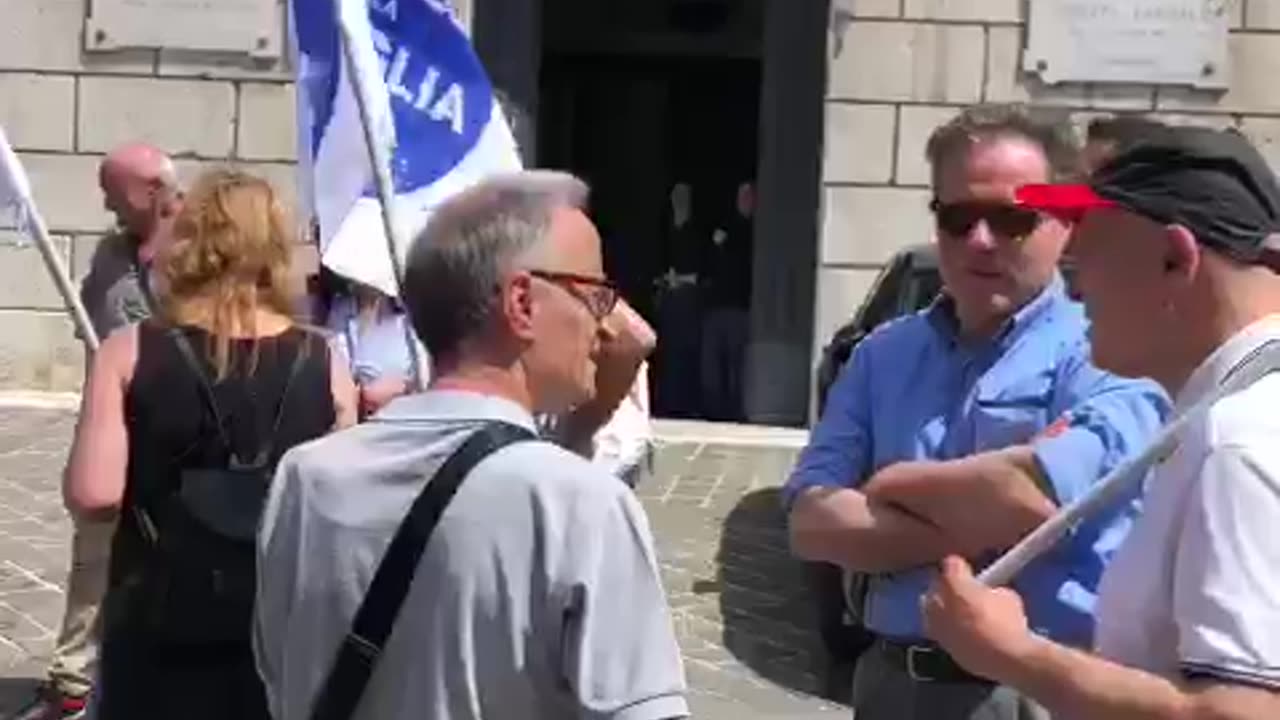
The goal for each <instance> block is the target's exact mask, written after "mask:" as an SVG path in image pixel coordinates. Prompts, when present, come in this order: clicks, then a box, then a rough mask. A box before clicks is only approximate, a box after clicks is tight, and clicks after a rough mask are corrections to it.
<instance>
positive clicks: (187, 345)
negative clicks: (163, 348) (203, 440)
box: [168, 326, 235, 455]
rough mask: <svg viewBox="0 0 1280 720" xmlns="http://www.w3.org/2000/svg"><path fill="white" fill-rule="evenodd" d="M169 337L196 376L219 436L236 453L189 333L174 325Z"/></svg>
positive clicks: (231, 451) (169, 331)
mask: <svg viewBox="0 0 1280 720" xmlns="http://www.w3.org/2000/svg"><path fill="white" fill-rule="evenodd" d="M168 335H169V338H170V339H172V340H173V344H174V345H176V346H177V348H178V355H180V356H181V357H182V361H183V363H184V364H185V365H186V366H187V368H188V369H190V370H191V372H192V374H194V375H195V376H196V380H197V382H198V383H199V385H200V399H201V400H204V404H205V405H206V406H207V407H208V408H209V412H211V413H213V422H214V425H215V426H216V427H217V430H218V437H220V438H222V443H223V444H224V445H226V446H227V451H228V452H230V453H231V454H232V455H234V454H235V447H234V446H232V444H231V438H230V437H229V436H228V435H227V429H226V427H224V425H223V420H222V413H221V412H219V411H218V402H217V400H215V399H214V396H213V386H211V385H210V384H209V376H208V374H207V373H206V372H205V369H204V363H202V362H200V360H199V359H198V357H197V356H196V351H195V348H193V347H191V341H190V340H188V339H187V334H186V333H184V332H183V331H182V328H180V327H177V326H173V327H170V328H169V330H168Z"/></svg>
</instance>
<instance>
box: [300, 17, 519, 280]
mask: <svg viewBox="0 0 1280 720" xmlns="http://www.w3.org/2000/svg"><path fill="white" fill-rule="evenodd" d="M341 5H342V23H343V25H344V27H345V28H347V29H348V30H349V32H350V33H351V36H352V39H353V43H352V50H353V51H354V54H355V58H356V62H359V63H367V64H368V65H370V66H374V72H366V73H365V75H366V76H369V77H372V79H373V80H374V82H373V83H372V87H371V88H370V93H369V94H370V96H372V99H373V100H374V102H373V103H372V106H371V107H370V108H369V110H370V112H371V115H372V117H373V120H374V127H375V129H376V130H377V134H378V135H380V136H381V141H383V142H391V143H394V145H393V148H392V155H391V174H392V180H393V183H394V186H395V192H396V202H397V208H396V213H395V215H396V218H397V221H398V222H399V223H400V224H401V225H402V226H403V227H399V228H397V230H399V231H400V232H398V233H397V234H398V236H399V237H402V238H408V239H411V238H412V237H413V236H414V235H415V234H416V233H417V232H418V231H419V230H421V228H422V227H423V226H424V225H425V224H426V221H427V219H428V217H429V216H430V213H431V211H432V209H433V208H435V207H436V206H438V205H439V204H440V202H442V201H443V200H444V199H446V198H448V197H449V196H450V195H452V194H454V193H456V192H458V191H459V190H462V189H464V188H466V187H468V186H470V185H472V184H474V183H475V182H477V181H479V180H481V179H483V178H484V177H485V176H487V175H490V174H492V173H496V172H508V171H512V170H518V169H519V168H520V157H519V154H518V152H517V150H516V145H515V140H514V138H513V137H512V134H511V129H510V128H509V127H508V125H507V123H506V120H505V118H504V117H503V114H502V110H501V108H500V107H499V106H498V104H497V102H495V100H494V96H493V87H492V85H491V84H490V82H489V78H488V75H487V74H486V73H485V70H484V67H483V65H482V64H481V63H480V60H479V58H478V57H477V56H476V54H475V51H474V49H473V48H472V47H471V42H470V40H469V39H468V38H467V36H466V33H465V32H464V30H463V28H462V26H461V25H460V24H459V22H458V20H457V17H456V15H455V14H454V12H453V9H452V7H451V6H450V4H449V2H448V1H447V0H350V1H349V2H344V3H342V4H341ZM290 26H291V30H292V32H293V38H294V42H293V47H294V50H295V52H296V57H295V64H294V66H295V67H296V68H297V79H298V85H297V93H298V122H299V133H298V135H299V145H300V146H301V147H300V148H299V150H300V153H299V160H300V162H299V167H300V170H301V172H302V179H301V187H302V188H303V193H302V196H303V199H304V202H306V203H308V204H309V207H308V208H307V210H309V211H310V214H312V215H313V216H314V217H315V218H316V220H317V221H318V223H319V231H320V252H321V261H322V262H323V263H324V264H325V265H326V266H327V267H328V268H329V269H331V270H333V271H334V272H336V273H338V274H339V275H342V276H344V277H348V278H351V279H353V280H356V281H358V282H362V283H365V284H367V285H371V286H373V287H376V288H378V289H380V290H382V291H383V292H386V293H388V294H390V295H395V294H397V293H398V286H397V282H396V278H395V275H394V272H393V270H392V264H391V259H390V258H389V257H388V254H387V253H388V244H387V241H386V233H385V230H384V228H383V225H382V220H381V215H380V208H379V205H378V199H377V193H376V191H375V188H374V184H373V171H372V169H371V168H370V165H369V158H368V151H367V149H366V147H365V139H364V135H363V130H362V128H361V124H360V116H359V112H358V109H357V106H356V97H355V94H354V92H353V90H352V83H351V80H350V78H349V76H348V71H347V67H346V64H345V62H344V60H343V54H342V47H341V45H340V43H341V40H340V35H339V28H338V13H337V11H336V10H335V6H334V2H333V0H292V6H291V12H290ZM398 250H399V253H400V255H401V257H402V258H403V257H404V254H405V253H406V252H407V251H408V248H407V247H399V248H398Z"/></svg>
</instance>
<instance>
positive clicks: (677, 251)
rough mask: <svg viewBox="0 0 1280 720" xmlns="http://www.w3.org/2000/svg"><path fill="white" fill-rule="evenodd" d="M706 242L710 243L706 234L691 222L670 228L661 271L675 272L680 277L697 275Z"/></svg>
mask: <svg viewBox="0 0 1280 720" xmlns="http://www.w3.org/2000/svg"><path fill="white" fill-rule="evenodd" d="M706 242H710V240H709V239H708V238H707V236H706V233H704V232H703V231H702V229H701V228H700V226H699V225H698V224H697V223H695V222H693V221H692V220H690V221H688V222H686V223H685V224H684V225H681V226H679V227H676V226H675V225H672V226H670V227H669V228H668V229H667V247H666V265H665V266H664V267H663V270H664V271H665V270H675V271H676V273H677V274H680V275H689V274H695V273H697V272H698V271H699V270H700V269H701V267H700V266H701V265H702V253H703V250H702V245H703V243H706Z"/></svg>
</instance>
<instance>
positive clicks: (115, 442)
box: [64, 171, 355, 720]
mask: <svg viewBox="0 0 1280 720" xmlns="http://www.w3.org/2000/svg"><path fill="white" fill-rule="evenodd" d="M289 227H291V226H290V225H289V223H288V221H287V220H286V219H285V216H284V213H283V212H282V210H281V208H280V206H279V204H278V202H277V200H276V198H275V194H274V192H273V191H272V189H271V187H270V186H269V185H268V184H267V183H266V182H264V181H262V180H259V179H257V178H254V177H251V176H249V175H245V174H242V173H239V172H232V171H217V172H214V173H211V174H209V175H206V176H205V177H203V178H201V180H200V181H199V182H198V183H197V184H196V186H195V187H194V188H193V190H192V192H191V193H190V195H189V196H188V198H187V201H186V206H185V207H184V208H183V211H182V213H181V214H180V215H179V217H178V219H177V222H176V224H175V228H174V239H173V242H172V244H171V246H170V247H169V248H168V249H167V250H166V251H164V252H163V253H162V255H161V257H160V259H159V262H158V264H157V277H156V279H157V281H158V286H160V287H162V288H164V289H163V290H162V291H160V292H158V293H157V296H156V298H155V304H156V305H157V307H156V308H155V309H156V311H157V319H155V320H149V321H146V322H144V323H142V324H140V325H135V326H131V327H128V328H125V329H122V330H120V331H118V332H117V333H115V334H113V335H112V336H111V337H109V338H108V339H107V340H106V341H105V342H104V343H103V344H102V347H101V349H100V350H99V352H98V354H97V355H96V356H95V357H94V359H93V365H92V369H91V370H90V375H89V378H88V382H87V384H86V387H85V392H84V399H83V404H82V407H81V413H80V420H79V424H78V426H77V428H76V437H75V442H74V444H73V446H72V451H71V457H70V460H69V461H68V467H67V473H66V480H65V483H66V484H65V488H64V494H65V498H66V503H67V506H68V508H69V509H70V510H71V511H72V512H73V513H74V514H76V515H78V516H82V517H98V518H106V517H112V516H118V520H117V526H116V532H115V536H114V538H113V542H112V547H111V555H112V556H111V573H110V583H109V587H108V590H107V595H106V598H105V599H104V602H103V609H102V618H101V621H102V622H101V626H102V651H101V657H100V667H99V678H98V682H97V683H96V685H95V688H94V693H93V699H92V701H91V703H92V704H93V705H94V707H95V709H96V717H98V718H100V719H102V720H115V719H117V718H129V719H130V720H145V719H147V718H157V719H159V718H165V719H166V720H167V719H168V718H191V719H196V720H199V719H202V718H209V719H210V720H212V719H213V718H219V719H223V718H235V719H236V720H241V719H245V720H254V719H261V720H269V718H270V714H269V712H268V709H267V702H266V698H265V694H264V691H263V689H262V685H261V683H260V682H259V680H258V676H257V672H256V665H255V663H254V659H253V650H252V640H251V639H252V607H253V596H254V587H255V582H256V578H255V572H256V569H255V557H254V537H253V536H254V531H255V529H256V522H257V515H258V513H260V512H261V507H262V504H263V503H264V502H265V500H266V492H267V489H268V487H269V485H270V482H271V475H272V471H273V469H274V467H275V465H276V463H277V462H278V461H279V459H280V456H281V455H282V454H283V453H284V452H285V451H287V450H288V449H289V448H291V447H293V446H295V445H298V444H300V443H304V442H307V441H309V440H311V439H314V438H316V437H319V436H320V435H323V434H324V433H326V432H328V431H329V430H330V429H332V428H334V427H337V426H343V425H347V424H350V423H351V422H352V421H353V420H354V409H355V398H354V386H353V385H352V382H351V378H350V376H349V374H348V373H347V371H346V369H345V367H344V365H343V364H342V363H341V362H334V360H333V359H332V358H331V357H330V355H329V351H328V346H327V343H326V342H325V341H324V339H323V338H322V337H321V336H319V335H318V334H316V333H314V332H312V331H310V330H307V329H304V328H300V327H298V326H296V325H295V324H294V323H293V322H292V320H291V319H290V314H291V312H292V310H293V303H294V300H295V296H294V294H293V293H292V291H291V288H290V282H289V249H290V247H291V246H292V244H293V243H292V240H293V239H292V237H291V236H290V233H289V232H288V228H289Z"/></svg>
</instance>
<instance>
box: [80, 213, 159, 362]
mask: <svg viewBox="0 0 1280 720" xmlns="http://www.w3.org/2000/svg"><path fill="white" fill-rule="evenodd" d="M142 272H143V269H142V268H141V266H140V265H139V264H138V243H137V241H136V240H134V239H133V238H132V237H130V236H129V235H128V234H127V233H123V232H116V233H112V234H110V235H107V236H105V237H103V238H102V240H101V241H99V242H98V247H97V248H96V249H95V250H94V251H93V258H92V259H91V260H90V261H89V274H88V275H86V276H85V278H84V281H83V282H81V284H80V302H82V303H84V307H85V310H86V311H87V312H88V313H89V321H90V322H91V323H93V329H94V331H95V332H97V333H98V336H99V337H100V338H106V337H107V336H108V335H110V334H111V333H113V332H115V331H116V330H119V329H120V328H122V327H124V326H126V325H132V324H133V323H136V322H138V321H140V320H145V319H147V318H148V317H150V316H151V304H150V302H148V299H147V294H146V291H145V289H144V287H143V284H142V283H143V281H144V278H143V275H142Z"/></svg>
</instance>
